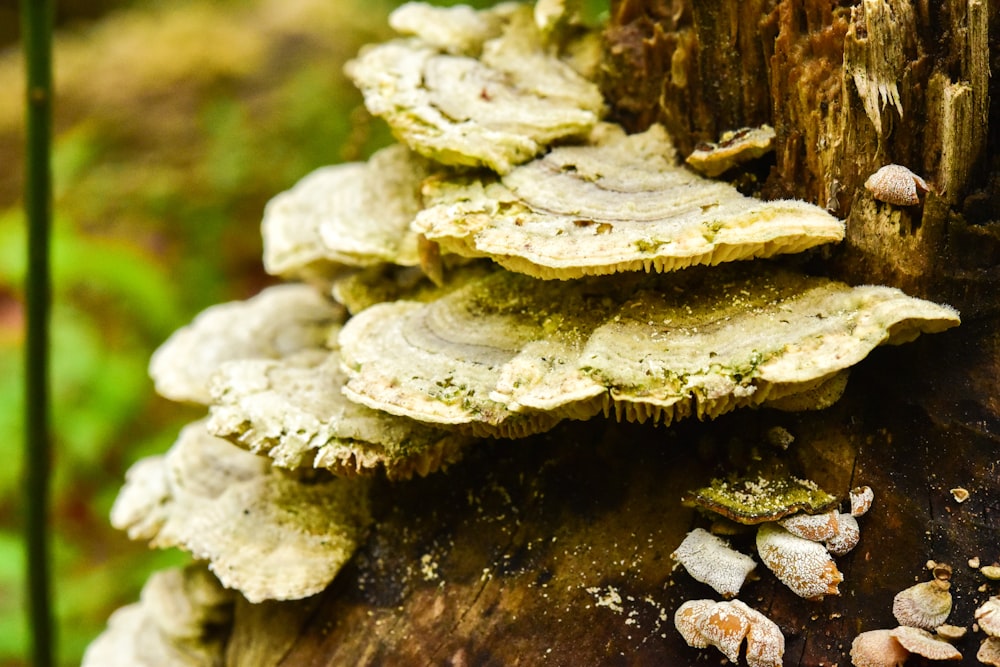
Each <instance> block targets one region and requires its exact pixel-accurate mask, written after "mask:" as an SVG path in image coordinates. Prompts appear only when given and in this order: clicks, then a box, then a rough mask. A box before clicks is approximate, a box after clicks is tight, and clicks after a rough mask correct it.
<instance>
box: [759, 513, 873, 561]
mask: <svg viewBox="0 0 1000 667" xmlns="http://www.w3.org/2000/svg"><path fill="white" fill-rule="evenodd" d="M778 523H780V524H781V525H782V527H784V528H785V530H787V531H788V532H790V533H792V534H793V535H797V536H799V537H803V538H805V539H807V540H812V541H813V542H823V543H824V544H825V545H826V548H827V551H829V552H830V553H832V554H833V555H835V556H843V555H844V554H846V553H848V552H849V551H850V550H851V549H853V548H854V547H855V546H857V544H858V540H859V539H860V537H861V530H860V528H859V526H858V520H857V519H855V518H854V517H853V516H852V515H850V514H844V513H841V512H838V511H836V510H831V511H829V512H826V513H825V514H796V515H794V516H790V517H787V518H784V519H781V520H780V521H779V522H778Z"/></svg>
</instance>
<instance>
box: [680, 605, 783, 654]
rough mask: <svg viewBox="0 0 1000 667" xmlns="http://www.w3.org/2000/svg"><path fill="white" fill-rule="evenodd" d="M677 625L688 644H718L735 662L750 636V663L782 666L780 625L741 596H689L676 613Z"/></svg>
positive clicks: (748, 647)
mask: <svg viewBox="0 0 1000 667" xmlns="http://www.w3.org/2000/svg"><path fill="white" fill-rule="evenodd" d="M674 626H675V627H676V628H677V630H678V632H680V634H681V636H682V637H683V638H684V641H686V642H687V643H688V646H691V647H694V648H706V647H708V646H710V645H711V646H715V647H716V648H718V649H719V650H720V651H722V653H723V654H724V655H725V656H726V658H727V659H728V660H729V661H730V662H732V663H733V664H736V663H738V662H739V656H740V645H741V644H742V643H743V639H744V637H745V638H746V640H747V651H746V656H747V665H749V667H781V664H782V657H783V655H784V652H785V637H784V635H783V634H782V633H781V630H780V629H779V628H778V626H777V625H776V624H775V623H774V622H773V621H771V619H769V618H767V617H766V616H764V615H763V614H761V613H760V612H758V611H756V610H754V609H751V608H750V607H748V606H747V605H746V604H744V603H743V602H741V601H739V600H728V601H723V602H713V601H712V600H689V601H687V602H685V603H684V604H682V605H681V606H680V607H679V608H678V609H677V611H676V613H675V614H674Z"/></svg>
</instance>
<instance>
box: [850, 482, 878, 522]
mask: <svg viewBox="0 0 1000 667" xmlns="http://www.w3.org/2000/svg"><path fill="white" fill-rule="evenodd" d="M849 495H850V498H851V516H855V517H859V516H863V515H864V514H867V513H868V510H869V509H870V508H871V506H872V501H873V500H875V492H874V491H872V487H870V486H859V487H858V488H856V489H851V492H850V494H849Z"/></svg>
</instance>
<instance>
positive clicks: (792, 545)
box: [757, 523, 844, 600]
mask: <svg viewBox="0 0 1000 667" xmlns="http://www.w3.org/2000/svg"><path fill="white" fill-rule="evenodd" d="M757 555H759V556H760V560H761V562H762V563H764V565H766V566H767V568H768V569H769V570H771V572H773V573H774V576H776V577H777V578H778V579H779V580H780V581H781V583H783V584H785V585H786V586H788V587H789V588H790V589H791V590H792V592H794V593H795V594H796V595H798V596H800V597H804V598H807V599H810V600H815V599H822V598H823V596H825V595H840V591H839V590H838V588H837V587H838V585H839V584H840V582H842V581H843V580H844V575H842V574H841V573H840V570H838V569H837V564H836V563H834V562H833V558H831V557H830V553H829V552H828V551H827V550H826V549H825V548H823V545H821V544H818V543H816V542H813V541H811V540H807V539H805V538H802V537H797V536H795V535H792V534H791V533H790V532H788V531H787V530H785V529H784V528H782V527H781V526H780V525H778V524H776V523H765V524H761V526H760V527H759V528H758V529H757Z"/></svg>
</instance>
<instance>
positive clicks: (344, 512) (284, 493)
mask: <svg viewBox="0 0 1000 667" xmlns="http://www.w3.org/2000/svg"><path fill="white" fill-rule="evenodd" d="M369 521H370V518H369V514H368V487H367V485H366V484H365V483H363V481H362V480H345V479H336V478H329V477H323V476H319V477H318V478H317V479H313V480H310V479H306V478H296V477H292V476H288V475H286V474H283V473H281V472H280V471H278V470H275V469H272V468H271V466H270V465H269V463H268V461H267V459H264V458H261V457H258V456H255V455H253V454H250V453H248V452H245V451H243V450H241V449H239V448H238V447H236V446H235V445H232V444H231V443H229V442H226V441H225V440H221V439H219V438H215V437H213V436H211V435H209V434H208V433H207V432H206V431H205V424H204V423H203V422H196V423H194V424H191V425H189V426H187V427H185V428H184V430H182V431H181V434H180V436H179V438H178V440H177V442H176V443H175V444H174V446H173V447H171V449H170V450H169V451H168V452H167V453H166V454H165V455H163V456H155V457H150V458H147V459H143V460H141V461H139V462H138V463H137V464H136V465H135V466H133V468H132V469H131V470H129V473H128V475H127V477H126V484H125V486H124V487H123V488H122V491H121V492H120V493H119V495H118V498H117V499H116V500H115V504H114V507H113V508H112V510H111V523H112V524H113V525H114V526H115V527H116V528H119V529H121V530H126V531H128V534H129V537H131V538H132V539H144V540H149V541H150V544H151V545H152V546H155V547H161V548H167V547H174V546H176V547H180V548H182V549H184V550H186V551H189V552H191V554H192V555H193V556H194V557H195V558H198V559H203V560H207V561H208V562H209V567H210V568H211V569H212V571H213V572H214V573H215V575H216V576H217V577H218V578H219V580H220V581H221V582H222V583H223V585H225V586H226V587H228V588H235V589H236V590H239V591H240V592H241V593H243V594H244V595H245V596H246V598H247V599H248V600H250V601H251V602H259V601H261V600H285V599H298V598H303V597H307V596H309V595H313V594H314V593H318V592H319V591H321V590H323V588H325V587H326V585H327V584H329V583H330V581H331V580H332V579H333V577H334V576H335V575H336V574H337V572H338V571H339V570H340V568H341V567H342V566H343V565H344V563H346V562H347V560H348V559H349V558H350V557H351V555H352V554H353V553H354V549H355V548H356V547H357V545H358V541H359V540H360V539H361V537H362V535H363V533H364V531H365V529H366V528H367V526H368V523H369Z"/></svg>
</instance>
